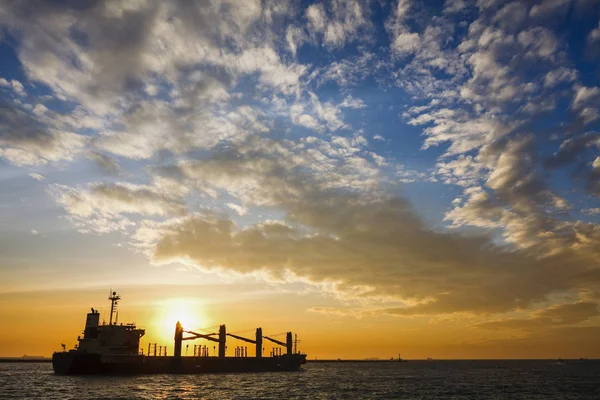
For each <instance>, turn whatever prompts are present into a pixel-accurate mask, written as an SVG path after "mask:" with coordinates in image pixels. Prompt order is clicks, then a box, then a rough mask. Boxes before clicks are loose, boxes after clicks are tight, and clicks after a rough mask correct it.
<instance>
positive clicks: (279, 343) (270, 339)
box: [263, 336, 287, 347]
mask: <svg viewBox="0 0 600 400" xmlns="http://www.w3.org/2000/svg"><path fill="white" fill-rule="evenodd" d="M263 338H265V339H267V340H269V341H271V342H273V343H275V344H278V345H280V346H283V347H286V346H287V344H285V343H284V342H280V341H279V340H277V339H273V338H270V337H268V336H263Z"/></svg>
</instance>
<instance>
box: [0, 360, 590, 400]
mask: <svg viewBox="0 0 600 400" xmlns="http://www.w3.org/2000/svg"><path fill="white" fill-rule="evenodd" d="M0 398H2V399H4V398H26V399H35V398H44V399H204V400H212V399H305V398H310V399H400V398H402V399H430V398H440V399H441V398H444V399H464V398H482V399H505V398H524V399H550V398H555V399H569V398H572V399H582V398H584V399H585V398H589V399H593V398H600V362H598V361H588V362H577V361H571V362H567V363H566V364H564V365H557V364H556V363H555V362H554V361H436V362H433V363H431V362H425V361H411V362H408V363H393V362H388V363H331V364H320V363H319V364H314V363H309V364H307V365H305V366H304V371H300V372H288V373H261V374H250V373H249V374H206V375H144V376H135V377H93V376H92V377H80V376H57V375H54V373H53V372H52V366H51V365H50V364H0Z"/></svg>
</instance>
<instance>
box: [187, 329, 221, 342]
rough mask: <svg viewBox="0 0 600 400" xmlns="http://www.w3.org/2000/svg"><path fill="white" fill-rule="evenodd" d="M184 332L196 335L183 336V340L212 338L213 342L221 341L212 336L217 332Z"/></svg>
mask: <svg viewBox="0 0 600 400" xmlns="http://www.w3.org/2000/svg"><path fill="white" fill-rule="evenodd" d="M184 332H185V333H189V334H190V335H194V336H190V337H185V338H182V339H181V340H194V339H206V340H210V341H212V342H218V341H219V339H216V338H214V337H212V336H213V335H216V333H207V334H201V333H196V332H192V331H184Z"/></svg>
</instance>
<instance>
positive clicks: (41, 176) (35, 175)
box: [29, 172, 46, 182]
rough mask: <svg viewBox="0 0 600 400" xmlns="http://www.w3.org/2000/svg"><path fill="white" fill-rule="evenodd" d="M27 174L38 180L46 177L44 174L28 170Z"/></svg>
mask: <svg viewBox="0 0 600 400" xmlns="http://www.w3.org/2000/svg"><path fill="white" fill-rule="evenodd" d="M29 176H30V177H32V178H33V179H35V180H36V181H39V182H41V181H43V180H45V179H46V177H45V176H44V175H40V174H36V173H35V172H30V173H29Z"/></svg>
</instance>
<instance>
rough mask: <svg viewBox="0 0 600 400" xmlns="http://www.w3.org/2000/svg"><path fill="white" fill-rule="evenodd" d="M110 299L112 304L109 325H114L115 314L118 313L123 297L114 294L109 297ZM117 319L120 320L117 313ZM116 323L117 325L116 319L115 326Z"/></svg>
mask: <svg viewBox="0 0 600 400" xmlns="http://www.w3.org/2000/svg"><path fill="white" fill-rule="evenodd" d="M111 290H112V289H111ZM108 299H109V300H110V301H111V303H110V321H109V323H108V324H109V325H112V321H113V314H114V313H115V312H116V311H117V305H118V304H119V300H121V296H119V295H118V294H117V292H112V293H111V294H110V295H109V297H108ZM117 318H118V313H117ZM116 323H117V320H116V319H115V324H116Z"/></svg>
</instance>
